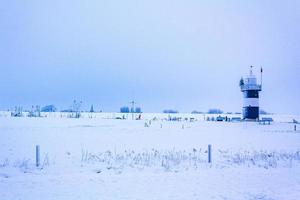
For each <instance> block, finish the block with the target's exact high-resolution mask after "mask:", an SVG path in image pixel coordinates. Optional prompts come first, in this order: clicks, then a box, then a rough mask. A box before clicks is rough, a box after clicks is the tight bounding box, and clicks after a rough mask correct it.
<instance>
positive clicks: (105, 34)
mask: <svg viewBox="0 0 300 200" xmlns="http://www.w3.org/2000/svg"><path fill="white" fill-rule="evenodd" d="M250 65H254V66H256V71H257V73H258V72H259V68H260V66H263V68H264V85H263V91H262V93H261V99H260V104H261V107H262V108H264V109H265V110H267V111H270V112H275V113H295V114H300V105H299V104H300V89H299V87H300V1H297V0H295V1H273V0H272V1H271V0H270V1H266V0H257V1H254V0H253V1H225V0H224V1H195V0H193V1H192V0H191V1H177V0H170V1H161V0H151V1H108V0H106V1H101V0H94V1H92V0H91V1H83V0H81V1H76V0H64V1H62V0H44V1H40V0H36V1H33V0H27V1H21V0H20V1H14V0H10V1H1V4H0V70H1V71H0V72H1V79H0V94H1V95H0V108H1V109H7V108H13V107H14V106H15V105H23V106H24V107H27V108H30V106H31V105H36V104H39V105H46V104H55V105H56V106H57V107H58V108H60V109H63V108H67V107H68V106H70V105H71V103H72V101H73V99H77V100H82V101H83V102H84V105H85V107H86V108H87V107H90V105H91V104H94V107H95V109H97V110H99V109H101V110H104V111H118V109H119V107H120V106H122V105H125V104H126V103H127V102H129V101H130V100H131V99H133V98H134V99H135V100H136V101H137V102H138V105H139V106H141V107H142V109H143V110H144V111H146V112H151V111H152V112H157V111H162V110H163V109H166V108H172V109H178V110H179V111H182V112H190V111H192V110H201V111H206V110H208V109H209V108H215V107H216V108H221V109H223V110H225V111H241V107H242V94H241V92H240V90H239V87H238V82H239V79H240V77H241V76H242V75H245V74H247V73H248V67H249V66H250Z"/></svg>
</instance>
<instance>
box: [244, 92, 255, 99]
mask: <svg viewBox="0 0 300 200" xmlns="http://www.w3.org/2000/svg"><path fill="white" fill-rule="evenodd" d="M244 98H258V91H257V90H248V91H245V92H244Z"/></svg>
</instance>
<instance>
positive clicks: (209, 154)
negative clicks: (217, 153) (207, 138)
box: [208, 144, 211, 163]
mask: <svg viewBox="0 0 300 200" xmlns="http://www.w3.org/2000/svg"><path fill="white" fill-rule="evenodd" d="M208 163H211V144H209V145H208Z"/></svg>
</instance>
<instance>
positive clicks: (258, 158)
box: [0, 112, 300, 200]
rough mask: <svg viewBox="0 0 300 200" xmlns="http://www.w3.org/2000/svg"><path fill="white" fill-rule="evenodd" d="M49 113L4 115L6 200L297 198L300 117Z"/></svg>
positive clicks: (2, 191) (2, 187)
mask: <svg viewBox="0 0 300 200" xmlns="http://www.w3.org/2000/svg"><path fill="white" fill-rule="evenodd" d="M43 116H44V117H40V118H29V117H20V118H18V117H10V114H9V113H8V112H0V199H1V200H11V199H124V200H127V199H128V200H131V199H151V200H152V199H230V200H231V199H265V200H266V199H268V200H269V199H278V200H281V199H295V200H296V199H300V145H299V144H300V131H294V124H292V123H290V122H292V120H293V119H296V120H298V121H299V119H300V116H282V115H272V116H271V117H272V118H273V119H274V120H275V121H274V122H273V123H272V124H271V125H259V124H258V123H256V122H235V123H234V122H213V121H205V120H204V119H205V118H207V116H208V115H205V116H204V115H191V114H174V115H172V117H182V121H167V120H166V119H168V115H167V114H155V113H152V114H142V120H131V115H128V116H125V117H126V118H128V119H127V120H121V119H115V118H117V117H121V118H122V117H123V116H122V115H121V114H118V113H97V114H95V113H94V114H90V113H84V114H83V116H82V118H79V119H74V118H67V117H66V116H67V114H66V113H43ZM209 117H211V116H209ZM185 118H187V119H188V120H185ZM191 118H193V119H192V120H191ZM297 129H299V130H300V124H298V125H297ZM208 144H211V145H212V163H208V152H207V146H208ZM36 145H40V148H41V165H40V166H39V167H36V166H35V146H36Z"/></svg>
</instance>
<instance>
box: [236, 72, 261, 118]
mask: <svg viewBox="0 0 300 200" xmlns="http://www.w3.org/2000/svg"><path fill="white" fill-rule="evenodd" d="M252 68H253V66H251V67H250V73H249V75H248V76H246V78H245V79H243V78H241V80H240V87H241V91H242V92H243V95H244V103H243V119H244V120H258V119H259V92H260V91H261V89H262V68H261V84H260V85H259V84H258V83H257V79H256V76H255V75H254V74H253V71H252Z"/></svg>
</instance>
